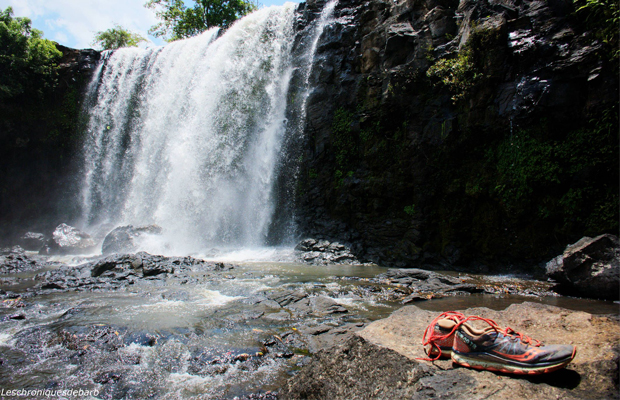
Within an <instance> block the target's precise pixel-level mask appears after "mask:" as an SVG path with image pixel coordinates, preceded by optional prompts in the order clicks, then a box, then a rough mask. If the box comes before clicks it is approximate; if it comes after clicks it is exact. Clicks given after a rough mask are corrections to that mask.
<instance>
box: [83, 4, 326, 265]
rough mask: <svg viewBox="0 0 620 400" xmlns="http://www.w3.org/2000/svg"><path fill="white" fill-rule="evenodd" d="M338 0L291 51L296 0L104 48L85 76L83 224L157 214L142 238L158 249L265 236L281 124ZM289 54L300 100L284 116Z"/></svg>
mask: <svg viewBox="0 0 620 400" xmlns="http://www.w3.org/2000/svg"><path fill="white" fill-rule="evenodd" d="M336 2H337V0H332V1H330V2H329V3H328V4H327V5H326V6H325V9H324V10H323V12H322V14H321V15H320V17H319V18H317V20H316V21H315V22H314V23H313V24H312V25H311V26H310V27H309V29H308V30H307V35H308V37H307V38H308V39H309V40H308V41H307V44H306V45H305V46H304V47H305V50H304V51H303V54H302V57H301V59H298V60H293V56H292V47H293V40H294V30H293V26H294V22H295V21H294V20H295V12H294V9H295V5H294V4H292V3H288V4H286V5H285V6H282V7H270V8H266V9H262V10H260V11H258V12H255V13H253V14H251V15H249V16H247V17H245V18H243V19H241V20H239V21H238V22H237V23H236V24H234V25H233V26H232V27H231V28H230V29H229V30H228V31H226V32H225V33H224V34H223V35H221V37H218V30H217V29H213V30H210V31H208V32H205V33H203V34H202V35H200V36H198V37H195V38H192V39H188V40H183V41H178V42H174V43H171V44H169V45H167V46H165V47H161V48H157V49H148V50H142V49H120V50H116V51H114V52H107V53H105V54H104V61H102V63H101V64H100V66H99V68H98V70H97V71H96V73H95V76H94V78H93V81H92V82H91V84H90V94H89V96H90V103H91V104H92V108H91V109H90V110H89V114H90V119H89V125H88V132H87V134H88V139H87V141H86V143H85V147H84V160H85V168H84V176H83V183H82V194H81V204H82V211H83V212H82V223H81V226H82V228H83V229H85V230H86V231H87V232H100V233H103V234H105V233H107V232H109V231H110V230H112V229H113V228H115V227H117V226H121V225H128V224H131V225H135V226H144V225H149V224H157V225H159V226H161V227H162V228H163V232H164V234H163V236H159V237H157V236H154V237H152V238H149V240H148V241H146V242H143V243H142V244H141V249H142V250H146V251H150V252H158V253H163V254H189V253H205V252H207V253H208V252H209V251H211V250H210V249H213V248H217V249H231V250H234V251H236V252H238V249H260V248H261V247H262V246H264V245H265V241H266V238H267V235H268V233H269V228H270V226H271V223H272V220H273V218H274V213H275V212H277V210H275V207H276V201H275V199H274V197H275V193H274V192H275V190H274V184H275V183H274V182H275V180H276V177H277V174H278V172H279V171H278V166H279V163H280V162H281V160H282V156H283V154H282V151H281V147H282V145H283V142H284V137H285V134H286V133H287V130H288V132H300V131H301V125H303V120H304V118H305V104H306V99H307V97H308V93H309V87H308V86H309V77H310V72H311V69H312V66H313V64H314V62H315V52H316V49H317V46H318V42H319V38H320V36H321V34H322V32H323V30H324V29H325V27H326V26H327V25H328V24H329V23H331V22H332V21H331V16H332V14H333V10H334V7H335V5H336ZM304 42H306V41H304ZM295 64H299V67H298V68H299V69H300V71H301V73H302V76H303V79H302V86H303V87H301V88H293V90H297V91H298V92H299V91H301V92H300V94H301V97H302V101H301V102H298V103H297V104H295V105H294V106H293V107H296V108H297V110H298V111H297V112H293V115H297V117H295V119H298V121H291V122H290V123H289V122H288V121H286V118H285V116H286V114H287V95H288V94H289V83H290V81H291V76H292V75H293V68H294V65H295ZM299 139H300V138H296V139H295V140H299ZM284 173H287V172H286V171H285V172H284ZM289 173H290V174H293V175H291V176H294V174H295V172H294V171H290V172H289ZM283 215H284V214H283ZM291 218H292V217H291ZM282 234H283V235H284V233H282ZM281 241H282V240H281ZM235 249H237V250H235ZM253 251H254V250H253ZM258 251H260V250H258ZM254 256H255V255H253V257H254ZM259 258H262V257H259Z"/></svg>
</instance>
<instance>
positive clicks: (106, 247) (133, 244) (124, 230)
mask: <svg viewBox="0 0 620 400" xmlns="http://www.w3.org/2000/svg"><path fill="white" fill-rule="evenodd" d="M161 233H162V228H161V227H160V226H158V225H148V226H140V227H134V226H133V225H127V226H119V227H117V228H115V229H114V230H113V231H112V232H110V233H108V234H107V235H106V237H105V239H104V240H103V244H102V246H101V252H102V254H104V255H108V254H112V253H119V254H125V253H131V252H135V251H136V250H137V249H138V247H139V243H140V240H142V239H144V238H145V237H146V236H148V235H161Z"/></svg>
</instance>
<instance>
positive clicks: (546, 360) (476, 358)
mask: <svg viewBox="0 0 620 400" xmlns="http://www.w3.org/2000/svg"><path fill="white" fill-rule="evenodd" d="M471 319H475V320H481V321H485V322H486V323H488V324H489V326H488V327H486V328H484V329H476V328H474V327H473V326H471V325H470V324H468V323H466V321H467V320H471ZM458 325H459V326H458V329H457V331H456V334H455V335H454V340H453V346H452V361H453V362H454V363H456V364H459V365H462V366H464V367H470V368H475V369H481V370H488V371H496V372H505V373H511V374H524V375H536V374H543V373H547V372H551V371H555V370H558V369H560V368H564V367H566V365H568V363H570V362H571V361H572V360H573V358H575V353H576V348H575V346H571V345H548V346H543V345H542V343H540V341H538V340H533V339H531V338H529V337H527V336H524V335H522V334H520V333H517V332H515V331H514V330H512V329H511V328H506V329H501V328H499V327H498V325H497V324H496V323H495V322H494V321H492V320H489V319H486V318H481V317H469V318H467V319H466V320H463V321H461V322H460V323H459V324H458Z"/></svg>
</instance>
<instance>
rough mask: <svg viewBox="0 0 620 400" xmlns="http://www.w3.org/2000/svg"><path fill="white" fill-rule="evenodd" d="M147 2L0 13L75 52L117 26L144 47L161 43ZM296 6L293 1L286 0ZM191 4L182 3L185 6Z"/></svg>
mask: <svg viewBox="0 0 620 400" xmlns="http://www.w3.org/2000/svg"><path fill="white" fill-rule="evenodd" d="M146 1H147V0H0V9H1V10H4V9H6V8H7V7H9V6H10V7H13V16H14V17H28V18H30V19H31V20H32V26H33V27H34V28H36V29H39V30H41V31H43V37H44V38H46V39H50V40H53V41H55V42H58V43H59V44H61V45H63V46H67V47H72V48H75V49H85V48H92V47H93V44H92V42H93V39H94V37H95V34H96V33H97V32H100V31H105V30H107V29H109V28H113V27H114V24H118V25H121V26H122V27H124V28H125V29H128V30H129V31H131V32H134V33H138V34H140V35H142V36H143V37H144V38H146V39H147V40H148V43H146V44H144V45H146V46H153V45H161V44H164V42H163V41H162V40H161V39H159V38H156V37H153V36H151V35H149V34H148V30H149V28H150V27H151V26H153V25H155V24H156V23H157V22H158V20H157V18H156V17H155V12H154V11H153V10H150V9H147V8H146V7H144V4H145V3H146ZM288 1H293V2H296V0H288ZM285 2H286V0H260V4H262V6H264V7H268V6H272V5H282V4H284V3H285ZM189 3H191V2H188V1H186V4H189Z"/></svg>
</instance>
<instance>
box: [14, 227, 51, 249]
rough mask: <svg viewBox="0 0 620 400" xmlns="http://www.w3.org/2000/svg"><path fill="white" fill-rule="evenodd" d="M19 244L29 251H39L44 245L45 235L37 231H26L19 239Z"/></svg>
mask: <svg viewBox="0 0 620 400" xmlns="http://www.w3.org/2000/svg"><path fill="white" fill-rule="evenodd" d="M19 241H20V245H21V246H22V247H23V248H24V249H25V250H29V251H39V250H41V248H42V247H43V246H44V245H45V241H46V238H45V235H44V234H42V233H37V232H26V233H25V234H24V236H22V237H21V238H20V239H19Z"/></svg>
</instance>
